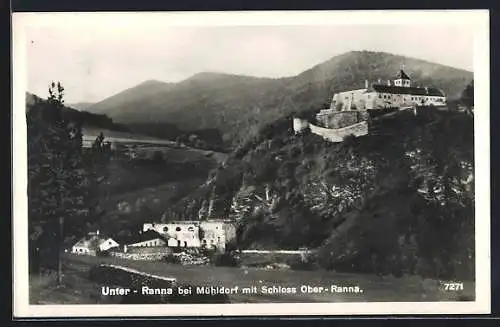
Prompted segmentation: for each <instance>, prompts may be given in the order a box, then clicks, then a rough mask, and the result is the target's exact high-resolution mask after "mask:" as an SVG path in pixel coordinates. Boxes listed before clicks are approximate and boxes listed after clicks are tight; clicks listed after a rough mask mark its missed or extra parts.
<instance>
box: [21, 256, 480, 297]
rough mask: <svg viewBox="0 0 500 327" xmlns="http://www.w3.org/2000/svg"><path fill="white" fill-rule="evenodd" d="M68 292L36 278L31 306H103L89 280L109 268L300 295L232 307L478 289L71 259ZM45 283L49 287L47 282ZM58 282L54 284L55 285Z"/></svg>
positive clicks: (325, 274) (412, 279) (411, 280)
mask: <svg viewBox="0 0 500 327" xmlns="http://www.w3.org/2000/svg"><path fill="white" fill-rule="evenodd" d="M64 260H65V265H64V269H65V270H64V273H65V276H64V281H65V286H63V287H60V288H56V287H55V286H54V284H53V281H52V282H51V281H50V280H51V279H50V277H36V278H34V279H33V280H32V282H31V284H30V302H31V303H66V304H68V303H103V302H102V301H103V299H101V297H100V295H99V291H100V286H101V285H97V284H94V283H92V282H90V281H89V280H88V279H87V274H86V272H87V271H88V269H90V267H92V266H94V265H98V264H100V263H108V264H114V265H119V266H122V267H128V268H132V269H136V270H139V271H142V272H145V273H149V274H155V275H160V276H165V277H175V278H177V280H178V281H179V282H182V283H188V284H191V285H196V286H225V287H232V286H239V287H240V288H242V287H250V286H257V288H258V289H261V287H263V286H267V287H272V286H279V287H296V288H297V290H298V292H297V293H296V294H272V295H271V294H261V293H260V294H259V293H258V294H241V292H240V293H239V294H236V295H231V296H230V300H231V302H232V303H250V302H372V301H377V302H384V301H410V302H418V301H450V300H451V301H453V300H455V301H456V300H472V299H473V298H474V295H473V294H474V283H472V282H470V283H464V290H463V291H461V292H456V291H445V290H444V287H443V286H442V282H440V281H436V280H429V279H422V278H420V277H418V276H407V277H402V278H395V277H390V276H387V277H379V276H374V275H363V274H344V273H336V272H330V271H323V270H317V271H294V270H263V269H258V268H233V267H215V266H203V267H199V266H181V265H175V264H167V263H163V262H150V261H133V260H125V259H118V258H99V257H91V256H75V255H66V256H65V259H64ZM43 278H45V279H46V280H45V282H44V280H43ZM52 280H53V279H52ZM302 285H306V286H307V285H309V286H312V287H314V286H323V287H325V288H329V289H330V288H331V285H338V286H358V287H359V288H360V289H362V290H363V291H362V292H360V293H335V292H333V293H332V292H323V293H322V294H314V293H305V294H302V293H300V291H299V290H300V287H301V286H302Z"/></svg>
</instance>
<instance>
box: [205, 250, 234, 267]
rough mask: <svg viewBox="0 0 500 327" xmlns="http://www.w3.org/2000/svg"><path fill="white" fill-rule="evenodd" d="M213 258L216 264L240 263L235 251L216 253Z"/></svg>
mask: <svg viewBox="0 0 500 327" xmlns="http://www.w3.org/2000/svg"><path fill="white" fill-rule="evenodd" d="M211 259H212V260H211V261H212V262H213V264H214V265H215V266H220V267H238V266H239V265H240V258H239V257H238V256H237V255H236V253H235V252H233V251H226V252H224V253H220V254H215V255H214V256H213V257H212V258H211Z"/></svg>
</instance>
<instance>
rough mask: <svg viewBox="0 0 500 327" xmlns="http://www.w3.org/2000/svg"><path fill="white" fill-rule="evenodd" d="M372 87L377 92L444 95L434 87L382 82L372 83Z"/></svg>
mask: <svg viewBox="0 0 500 327" xmlns="http://www.w3.org/2000/svg"><path fill="white" fill-rule="evenodd" d="M372 89H373V91H375V92H378V93H390V94H408V95H418V96H437V97H444V96H445V95H444V93H443V92H442V91H441V90H439V89H437V88H435V87H404V86H394V85H384V84H372Z"/></svg>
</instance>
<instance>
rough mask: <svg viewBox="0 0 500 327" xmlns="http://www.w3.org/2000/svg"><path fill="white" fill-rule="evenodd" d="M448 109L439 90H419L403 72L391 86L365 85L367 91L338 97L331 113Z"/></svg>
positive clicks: (337, 95)
mask: <svg viewBox="0 0 500 327" xmlns="http://www.w3.org/2000/svg"><path fill="white" fill-rule="evenodd" d="M415 105H424V106H429V105H433V106H444V105H446V95H445V93H444V92H443V91H442V90H439V89H437V88H435V87H415V86H412V85H411V79H410V77H409V76H408V75H407V74H406V73H405V72H404V71H403V70H401V71H400V72H399V74H398V75H397V77H396V78H395V79H394V80H393V81H392V82H391V81H388V82H387V83H386V84H384V83H372V84H369V83H368V81H365V88H363V89H357V90H351V91H345V92H339V93H336V94H335V95H334V96H333V98H332V102H331V105H330V109H331V110H336V111H344V110H370V109H383V108H397V107H406V106H415Z"/></svg>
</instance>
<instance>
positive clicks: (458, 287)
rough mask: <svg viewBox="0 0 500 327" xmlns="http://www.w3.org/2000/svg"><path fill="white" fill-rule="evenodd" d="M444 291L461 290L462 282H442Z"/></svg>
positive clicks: (462, 287)
mask: <svg viewBox="0 0 500 327" xmlns="http://www.w3.org/2000/svg"><path fill="white" fill-rule="evenodd" d="M443 284H444V290H445V291H463V289H464V283H443Z"/></svg>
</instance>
